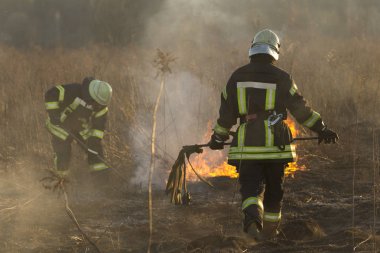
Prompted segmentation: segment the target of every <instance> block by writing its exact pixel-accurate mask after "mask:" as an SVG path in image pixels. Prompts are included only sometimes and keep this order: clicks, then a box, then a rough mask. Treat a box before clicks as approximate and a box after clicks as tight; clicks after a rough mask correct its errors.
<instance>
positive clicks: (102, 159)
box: [64, 129, 127, 181]
mask: <svg viewBox="0 0 380 253" xmlns="http://www.w3.org/2000/svg"><path fill="white" fill-rule="evenodd" d="M64 130H65V131H66V132H67V133H68V134H69V135H70V136H71V137H72V138H73V139H74V140H75V141H76V142H77V143H78V144H79V146H80V147H81V148H82V149H83V150H85V151H87V152H90V153H91V154H94V155H95V156H96V157H97V158H98V159H99V160H100V161H102V162H103V163H104V164H105V165H107V167H108V168H109V169H110V170H111V171H114V172H115V173H116V174H117V175H118V176H119V177H120V178H122V179H123V180H124V181H127V179H126V178H125V177H124V176H123V175H122V174H121V173H120V171H119V170H117V169H116V168H115V167H112V166H110V164H109V162H108V161H106V160H105V159H104V158H103V157H102V156H101V155H100V154H99V153H98V152H96V151H95V150H92V149H90V148H89V147H87V145H86V144H85V143H84V142H83V141H82V140H81V139H80V138H78V137H77V136H76V135H75V134H73V133H72V132H71V131H68V130H67V129H64Z"/></svg>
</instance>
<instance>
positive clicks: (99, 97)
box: [88, 80, 112, 105]
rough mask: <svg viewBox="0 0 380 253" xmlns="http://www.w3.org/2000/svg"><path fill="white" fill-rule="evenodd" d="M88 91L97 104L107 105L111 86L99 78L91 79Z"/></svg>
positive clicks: (110, 95)
mask: <svg viewBox="0 0 380 253" xmlns="http://www.w3.org/2000/svg"><path fill="white" fill-rule="evenodd" d="M88 90H89V93H90V96H91V98H92V99H94V100H95V101H96V102H97V103H98V104H101V105H108V104H109V103H110V101H111V97H112V87H111V85H109V84H108V83H106V82H104V81H100V80H92V81H91V82H90V85H89V88H88Z"/></svg>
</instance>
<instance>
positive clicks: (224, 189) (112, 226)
mask: <svg viewBox="0 0 380 253" xmlns="http://www.w3.org/2000/svg"><path fill="white" fill-rule="evenodd" d="M332 149H334V148H332ZM338 149H339V147H338ZM330 152H331V150H330ZM365 159H367V158H365ZM365 159H364V160H362V161H359V160H358V161H357V163H358V164H357V165H356V167H357V168H356V170H357V175H356V177H357V178H358V180H357V181H356V182H355V198H354V199H353V194H352V190H353V188H352V176H353V160H352V157H351V156H350V155H347V156H346V155H341V156H340V157H336V159H335V161H331V160H328V159H319V158H317V157H314V158H310V159H309V164H308V170H307V171H300V172H297V173H296V174H295V176H294V177H288V178H286V183H285V191H286V192H285V197H284V208H283V222H282V226H281V233H280V235H279V237H278V238H277V239H276V240H273V241H268V242H255V241H254V240H251V239H250V238H247V237H246V236H245V235H244V234H243V233H242V232H241V214H240V211H239V205H240V199H239V194H238V192H237V191H236V189H237V187H236V180H233V179H229V178H213V179H211V180H212V181H213V183H214V184H215V186H216V189H210V188H208V187H207V186H205V185H203V184H202V183H192V184H191V185H190V186H189V187H190V191H191V193H192V199H193V202H192V204H191V205H189V206H174V205H172V204H170V203H169V201H168V198H167V196H165V194H164V193H163V190H156V191H155V194H154V237H153V246H152V252H173V253H174V252H352V251H353V247H356V248H355V249H356V252H374V248H375V247H376V245H375V242H376V243H377V247H378V248H380V242H379V239H380V237H379V235H377V234H378V233H379V231H377V230H378V228H379V224H378V222H377V221H375V233H376V235H375V238H376V239H375V240H373V237H372V236H371V234H372V227H373V224H374V218H376V219H377V220H380V218H379V217H378V216H377V215H375V217H374V215H373V213H374V205H373V203H374V200H373V183H372V177H371V173H372V172H371V170H370V168H371V167H370V163H365V162H364V161H365ZM78 171H79V170H78V169H77V170H74V172H73V176H72V179H71V181H70V182H69V183H68V185H67V187H68V196H69V201H70V206H71V208H72V210H73V211H74V213H75V215H76V217H77V219H78V222H79V223H80V225H81V226H82V228H83V230H84V231H85V232H86V233H87V234H88V235H89V236H90V238H92V240H93V241H94V242H95V243H96V244H97V245H98V247H99V249H100V250H101V252H136V253H137V252H146V247H147V242H148V211H147V193H146V192H145V191H144V190H142V189H140V188H139V187H132V186H131V185H129V184H128V183H126V182H123V181H122V180H121V179H120V178H119V177H117V176H111V177H110V179H108V182H111V183H108V184H107V183H106V180H107V179H106V177H105V176H102V177H100V178H99V177H98V178H95V177H92V176H91V175H88V174H87V173H85V172H80V171H79V172H78ZM45 173H46V172H45V171H44V169H43V168H41V167H39V166H38V165H37V163H36V162H35V161H34V162H33V161H32V159H27V158H23V159H22V160H21V159H20V160H19V159H14V160H12V161H9V162H8V164H7V168H6V170H0V226H1V231H0V252H95V250H94V249H93V248H92V247H91V246H90V245H89V244H88V243H87V242H86V240H85V239H84V238H83V236H82V235H81V234H80V233H79V232H78V230H77V228H76V227H75V225H74V224H73V222H72V221H71V220H70V219H69V218H68V216H67V214H66V212H65V209H64V198H63V196H62V195H61V196H58V193H57V192H52V191H50V190H45V189H44V188H43V187H42V186H41V183H40V182H39V179H40V178H42V177H43V176H44V175H45ZM353 200H354V201H355V208H353V204H352V203H353ZM377 201H378V198H377V197H376V202H377ZM376 209H377V207H376ZM353 212H354V213H355V216H354V217H355V219H354V220H353ZM376 216H377V217H376ZM353 222H354V224H355V226H354V227H353V226H352V224H353Z"/></svg>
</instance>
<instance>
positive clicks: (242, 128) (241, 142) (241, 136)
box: [238, 123, 247, 147]
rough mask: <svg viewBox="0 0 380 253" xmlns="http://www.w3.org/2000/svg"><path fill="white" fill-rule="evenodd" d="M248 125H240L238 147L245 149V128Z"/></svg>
mask: <svg viewBox="0 0 380 253" xmlns="http://www.w3.org/2000/svg"><path fill="white" fill-rule="evenodd" d="M246 126H247V125H246V123H244V124H242V125H240V127H239V131H238V147H243V146H244V142H245V128H246Z"/></svg>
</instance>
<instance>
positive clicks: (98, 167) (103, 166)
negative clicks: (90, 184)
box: [90, 163, 108, 171]
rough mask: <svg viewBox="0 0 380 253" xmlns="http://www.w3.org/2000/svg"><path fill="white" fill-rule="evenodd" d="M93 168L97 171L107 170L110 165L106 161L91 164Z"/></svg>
mask: <svg viewBox="0 0 380 253" xmlns="http://www.w3.org/2000/svg"><path fill="white" fill-rule="evenodd" d="M90 167H91V169H92V170H95V171H100V170H105V169H108V166H107V165H106V164H105V163H95V164H91V165H90Z"/></svg>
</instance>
